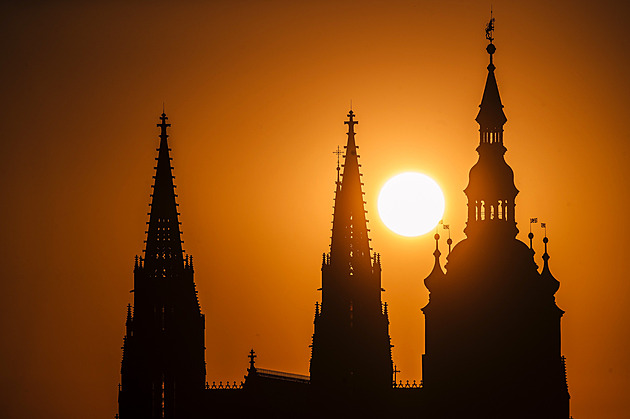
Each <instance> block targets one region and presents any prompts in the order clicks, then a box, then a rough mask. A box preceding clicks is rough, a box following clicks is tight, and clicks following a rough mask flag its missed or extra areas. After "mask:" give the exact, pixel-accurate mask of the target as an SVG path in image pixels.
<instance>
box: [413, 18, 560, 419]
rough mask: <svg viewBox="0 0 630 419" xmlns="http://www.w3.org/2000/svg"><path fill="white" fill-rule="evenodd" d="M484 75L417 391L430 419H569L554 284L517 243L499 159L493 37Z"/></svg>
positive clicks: (429, 314) (434, 275)
mask: <svg viewBox="0 0 630 419" xmlns="http://www.w3.org/2000/svg"><path fill="white" fill-rule="evenodd" d="M493 24H494V20H491V21H490V24H489V25H488V28H487V30H486V33H487V38H488V40H489V41H490V42H489V45H488V46H487V52H488V54H489V55H490V64H489V65H488V75H487V80H486V85H485V89H484V92H483V98H482V100H481V105H480V110H479V114H478V115H477V118H476V120H477V122H478V123H479V132H480V140H479V146H478V147H477V153H478V154H479V160H478V162H477V163H476V164H475V165H474V166H473V168H472V169H471V170H470V175H469V183H468V186H467V188H466V189H465V193H466V196H467V198H468V221H467V224H466V228H465V230H464V231H465V233H466V236H467V238H466V239H465V240H463V241H461V242H460V243H458V244H457V245H456V246H455V247H454V248H453V250H452V252H451V253H450V254H449V255H448V258H447V259H448V263H447V264H446V266H445V268H446V272H444V271H443V270H442V268H441V264H440V251H439V249H438V244H439V243H438V240H439V235H436V251H435V253H434V255H435V265H434V268H433V271H432V272H431V274H430V275H429V276H428V277H427V278H426V279H425V285H426V287H427V288H428V290H429V291H430V296H429V303H428V304H427V305H426V307H424V308H423V312H424V315H425V324H426V329H425V333H426V339H425V354H424V355H423V383H424V389H425V391H426V396H427V400H429V401H430V403H429V405H430V410H431V411H432V412H433V414H434V417H437V418H459V417H484V418H507V417H509V418H534V417H535V418H550V419H551V418H554V419H560V418H562V419H568V418H569V393H568V389H567V383H566V373H565V364H564V357H563V356H562V354H561V350H560V320H561V317H562V315H563V313H564V312H563V311H562V310H560V309H559V308H558V306H557V305H556V302H555V297H554V294H555V292H556V291H557V290H558V287H559V283H558V281H556V280H555V278H553V276H552V275H551V272H550V271H549V266H548V259H549V255H548V253H547V242H548V240H547V238H546V237H545V239H544V243H545V254H544V255H543V259H544V263H545V264H544V267H543V269H542V272H540V273H539V272H538V266H537V265H536V263H535V262H534V258H533V256H534V252H533V250H532V248H531V246H530V247H528V246H527V245H526V244H525V243H523V242H521V241H520V240H517V239H516V235H517V233H518V229H517V227H516V221H515V198H516V195H517V194H518V190H517V189H516V186H515V185H514V173H513V171H512V169H511V168H510V166H509V165H508V164H507V163H506V161H505V159H504V154H505V152H506V148H505V146H504V143H503V125H504V124H505V123H506V122H507V118H506V117H505V114H504V112H503V105H502V103H501V98H500V96H499V89H498V86H497V81H496V78H495V66H494V63H493V55H494V53H495V51H496V47H495V46H494V44H493V38H492V31H493V29H494V28H493Z"/></svg>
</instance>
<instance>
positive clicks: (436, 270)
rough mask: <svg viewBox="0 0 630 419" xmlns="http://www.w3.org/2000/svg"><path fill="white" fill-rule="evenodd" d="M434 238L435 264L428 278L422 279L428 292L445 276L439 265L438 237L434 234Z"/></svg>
mask: <svg viewBox="0 0 630 419" xmlns="http://www.w3.org/2000/svg"><path fill="white" fill-rule="evenodd" d="M434 237H435V252H433V256H434V257H435V264H434V265H433V270H432V271H431V273H430V274H429V276H427V277H426V278H425V279H424V286H425V287H427V289H428V290H429V292H431V291H432V288H433V287H434V286H435V284H438V283H439V282H441V281H442V280H443V279H444V277H445V276H446V275H445V274H444V271H443V270H442V266H441V265H440V255H441V254H442V253H441V252H440V249H439V243H440V235H439V234H437V233H436V234H435V236H434Z"/></svg>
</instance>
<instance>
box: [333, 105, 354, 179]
mask: <svg viewBox="0 0 630 419" xmlns="http://www.w3.org/2000/svg"><path fill="white" fill-rule="evenodd" d="M350 112H352V111H350ZM333 154H336V155H337V185H338V184H339V172H340V171H341V164H340V163H341V162H340V157H341V155H342V154H343V151H341V147H339V146H337V150H335V151H333Z"/></svg>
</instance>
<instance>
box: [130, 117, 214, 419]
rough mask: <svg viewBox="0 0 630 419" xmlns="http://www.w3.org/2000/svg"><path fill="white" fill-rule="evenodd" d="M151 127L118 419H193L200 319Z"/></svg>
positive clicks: (164, 150)
mask: <svg viewBox="0 0 630 419" xmlns="http://www.w3.org/2000/svg"><path fill="white" fill-rule="evenodd" d="M160 119H161V123H160V124H158V127H160V129H161V133H160V148H159V149H158V157H157V159H156V160H157V166H156V172H155V176H154V178H155V183H154V185H153V194H152V198H153V199H152V202H151V212H150V213H149V222H148V223H147V224H148V229H147V240H146V248H145V251H144V252H145V255H144V257H137V256H136V263H135V266H134V289H133V295H134V305H133V310H132V307H131V306H128V307H127V322H126V334H125V338H124V344H123V359H122V367H121V385H120V391H119V393H118V403H119V415H120V418H121V419H143V418H147V419H148V418H151V419H153V418H192V417H197V414H198V410H199V401H200V399H201V396H202V392H203V391H204V388H205V382H206V366H205V347H204V339H205V319H204V316H203V314H201V308H200V307H199V301H198V299H197V291H196V290H195V282H194V280H193V273H194V270H193V262H192V256H191V257H188V256H186V257H184V252H183V250H182V240H181V237H180V235H181V233H180V229H179V225H180V223H179V221H178V215H179V213H178V212H177V203H176V202H175V197H176V196H177V195H176V194H175V185H174V184H173V178H174V177H173V175H172V167H171V158H170V156H169V151H170V149H169V147H168V134H167V132H166V129H167V127H169V126H170V124H167V123H166V120H167V119H168V118H167V117H166V114H164V113H163V114H162V116H161V118H160Z"/></svg>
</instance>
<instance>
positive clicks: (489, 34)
mask: <svg viewBox="0 0 630 419" xmlns="http://www.w3.org/2000/svg"><path fill="white" fill-rule="evenodd" d="M486 39H487V40H488V41H490V43H491V44H492V41H494V17H493V16H492V6H490V21H489V22H488V23H487V24H486Z"/></svg>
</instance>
